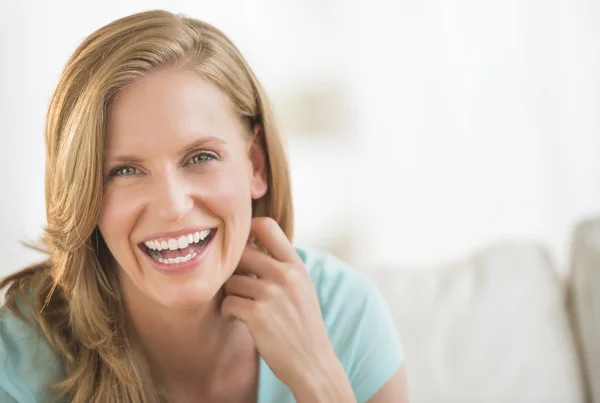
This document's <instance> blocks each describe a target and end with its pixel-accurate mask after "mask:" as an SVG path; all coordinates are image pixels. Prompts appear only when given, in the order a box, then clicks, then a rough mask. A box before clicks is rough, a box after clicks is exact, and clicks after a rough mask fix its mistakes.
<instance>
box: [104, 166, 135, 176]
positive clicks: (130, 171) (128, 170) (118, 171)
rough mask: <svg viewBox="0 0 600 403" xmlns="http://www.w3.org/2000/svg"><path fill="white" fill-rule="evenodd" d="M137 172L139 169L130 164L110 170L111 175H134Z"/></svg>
mask: <svg viewBox="0 0 600 403" xmlns="http://www.w3.org/2000/svg"><path fill="white" fill-rule="evenodd" d="M136 173H137V169H136V168H134V167H129V166H120V167H116V168H115V169H113V170H112V171H110V174H109V176H111V177H112V176H132V175H135V174H136Z"/></svg>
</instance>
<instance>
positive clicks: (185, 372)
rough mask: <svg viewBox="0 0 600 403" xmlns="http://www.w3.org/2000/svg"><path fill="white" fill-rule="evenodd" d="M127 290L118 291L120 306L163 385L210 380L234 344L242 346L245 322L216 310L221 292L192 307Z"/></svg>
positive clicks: (224, 368) (233, 355)
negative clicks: (161, 302)
mask: <svg viewBox="0 0 600 403" xmlns="http://www.w3.org/2000/svg"><path fill="white" fill-rule="evenodd" d="M127 291H131V290H127ZM131 294H132V293H130V292H124V293H123V297H124V303H125V309H126V311H127V312H128V315H129V317H130V320H131V323H132V325H133V328H134V330H135V332H136V333H137V336H138V338H139V341H140V343H141V346H142V349H143V351H144V354H145V356H146V359H147V361H148V365H149V367H150V371H151V373H152V375H153V377H155V378H156V379H157V380H158V381H160V382H161V383H163V384H164V385H165V386H167V385H170V384H179V385H181V384H196V385H211V384H212V383H214V380H215V379H218V378H220V377H221V376H222V375H223V373H224V372H226V371H227V368H228V365H230V364H231V362H232V361H233V360H235V359H236V355H237V353H238V351H237V349H239V348H240V347H239V346H244V345H245V346H247V345H248V344H247V341H248V340H250V339H249V335H248V332H247V330H246V329H245V326H243V324H242V323H241V322H239V321H235V320H232V319H228V318H223V317H222V316H221V314H220V311H219V309H220V306H221V302H222V299H223V293H222V291H220V292H219V293H217V295H216V296H215V297H214V298H212V299H211V301H210V302H209V303H207V304H206V305H204V306H200V307H194V308H193V309H169V308H166V307H164V306H160V305H159V304H156V303H155V302H154V301H151V300H150V298H148V297H145V296H144V297H142V296H140V295H139V294H138V295H131Z"/></svg>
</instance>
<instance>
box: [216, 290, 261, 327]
mask: <svg viewBox="0 0 600 403" xmlns="http://www.w3.org/2000/svg"><path fill="white" fill-rule="evenodd" d="M253 304H254V301H252V300H251V299H248V298H244V297H240V296H237V295H227V296H226V297H225V299H224V300H223V303H222V304H221V315H223V316H224V317H226V318H230V317H231V318H237V319H239V320H241V321H242V322H244V323H248V321H249V320H250V318H251V313H252V307H253Z"/></svg>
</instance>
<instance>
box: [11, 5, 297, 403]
mask: <svg viewBox="0 0 600 403" xmlns="http://www.w3.org/2000/svg"><path fill="white" fill-rule="evenodd" d="M164 67H180V68H189V69H192V70H193V71H196V72H197V73H198V74H200V75H201V76H202V77H203V78H205V79H206V80H208V81H210V82H211V83H213V84H214V85H216V86H217V87H218V88H220V89H221V90H222V91H223V92H224V93H225V94H227V95H228V97H229V98H230V99H231V101H232V104H233V105H234V108H235V111H236V113H237V114H238V115H239V116H240V118H241V119H242V120H243V121H245V122H247V123H248V127H249V129H250V131H251V128H252V127H254V125H256V124H259V125H260V126H261V127H262V130H261V131H260V134H259V136H260V138H259V139H258V140H257V141H260V142H261V143H262V146H263V147H264V148H265V152H266V155H267V164H268V185H269V186H268V191H267V193H266V195H265V196H263V197H262V198H261V199H259V200H256V201H254V205H253V214H254V215H255V216H269V217H272V218H273V219H275V220H276V221H277V222H278V223H279V225H280V226H281V227H282V228H283V230H284V232H285V233H286V235H287V236H288V238H289V239H290V240H291V237H292V232H293V222H292V215H293V211H292V202H291V191H290V182H289V174H288V165H287V160H286V156H285V152H284V146H283V143H282V139H281V137H280V135H279V132H278V129H277V127H276V125H275V121H274V117H273V113H272V109H271V106H270V104H269V102H268V100H267V97H266V96H265V93H264V91H263V89H262V88H261V85H260V83H259V82H258V80H257V79H256V77H255V76H254V74H253V72H252V70H251V69H250V67H249V66H248V64H247V63H246V61H245V60H244V58H243V57H242V55H241V54H240V52H239V51H238V49H237V48H236V47H235V46H234V45H233V43H232V42H231V41H230V40H229V39H228V38H227V37H226V36H225V35H224V34H223V33H222V32H221V31H219V30H218V29H216V28H214V27H213V26H211V25H209V24H207V23H204V22H201V21H198V20H196V19H192V18H188V17H185V16H182V15H176V14H172V13H169V12H166V11H148V12H142V13H138V14H134V15H130V16H128V17H124V18H121V19H119V20H116V21H114V22H112V23H110V24H108V25H106V26H104V27H102V28H100V29H99V30H97V31H96V32H94V33H92V34H91V35H90V36H89V37H87V38H86V39H85V40H84V41H83V43H81V45H80V46H79V47H78V48H77V49H76V50H75V52H74V53H73V55H72V56H71V57H70V59H69V60H68V62H67V64H66V67H65V69H64V71H63V73H62V75H61V77H60V80H59V82H58V86H57V88H56V91H55V92H54V95H53V97H52V100H51V102H50V106H49V109H48V115H47V124H46V136H45V137H46V138H45V140H46V176H45V181H46V189H45V197H46V213H47V220H48V223H47V226H46V229H45V232H44V235H43V237H42V242H43V244H44V250H45V251H46V253H48V255H49V257H48V259H47V260H46V261H44V262H42V263H40V264H36V265H33V266H30V267H27V268H25V269H23V270H21V271H20V272H18V273H15V274H13V275H10V276H8V277H7V278H5V279H3V280H2V281H0V289H3V288H5V287H8V290H7V293H6V306H7V307H8V308H9V309H11V310H12V311H13V312H15V313H16V314H17V315H19V316H20V317H22V318H23V319H25V315H24V314H23V312H22V311H19V309H18V308H17V303H18V302H20V301H25V302H26V303H27V304H28V306H29V308H30V313H31V314H32V315H33V318H34V320H35V325H36V326H39V330H40V331H41V332H42V333H43V335H44V336H45V338H46V339H47V340H48V343H49V344H50V346H51V347H52V348H53V350H55V351H56V352H57V353H58V354H59V355H60V356H61V357H62V358H63V359H64V365H65V372H66V377H65V379H63V380H61V381H60V382H59V383H57V384H56V385H55V391H56V393H57V395H61V396H64V397H66V398H67V399H69V400H71V401H72V402H74V403H90V402H94V403H126V402H132V403H134V402H135V403H141V402H144V403H146V402H148V403H153V402H160V401H165V400H166V398H165V397H164V396H161V393H160V392H159V391H158V390H157V388H156V387H155V386H154V385H153V383H152V380H151V379H150V375H149V369H148V368H147V364H146V362H145V360H144V358H143V355H142V354H141V352H140V351H139V350H138V347H136V346H137V345H138V344H137V343H136V342H135V341H134V340H133V337H135V336H134V335H133V332H131V330H130V329H129V327H128V323H127V321H126V316H125V314H124V312H123V308H122V305H121V299H120V294H119V285H118V279H117V277H116V274H115V273H114V271H113V270H107V267H108V266H109V264H108V263H109V262H110V259H111V256H110V252H109V251H108V248H107V247H106V244H105V243H104V241H103V239H102V236H101V235H100V233H99V231H98V230H97V221H98V216H99V212H100V208H101V202H102V191H103V180H102V158H103V156H102V154H103V147H104V135H105V124H106V117H107V113H108V110H109V108H110V106H111V103H112V101H113V100H114V98H115V96H116V95H117V94H118V93H119V91H121V90H122V89H123V88H124V87H126V86H127V85H130V84H131V83H133V82H134V81H136V80H138V79H139V78H141V77H143V76H145V75H147V74H148V73H149V72H151V71H153V70H154V69H157V68H164Z"/></svg>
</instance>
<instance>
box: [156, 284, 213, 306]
mask: <svg viewBox="0 0 600 403" xmlns="http://www.w3.org/2000/svg"><path fill="white" fill-rule="evenodd" d="M160 288H161V289H162V290H161V289H157V290H156V292H158V293H160V294H159V295H157V296H156V297H155V299H156V300H157V302H158V303H159V304H161V305H163V306H165V307H166V308H175V309H186V308H197V307H200V306H205V305H207V304H210V303H211V302H212V301H213V299H214V298H216V297H218V295H219V290H220V289H221V287H220V286H218V287H217V286H209V285H208V284H206V283H204V284H197V285H193V284H186V285H178V286H175V287H169V288H170V289H169V290H165V289H164V285H162V287H160Z"/></svg>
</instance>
